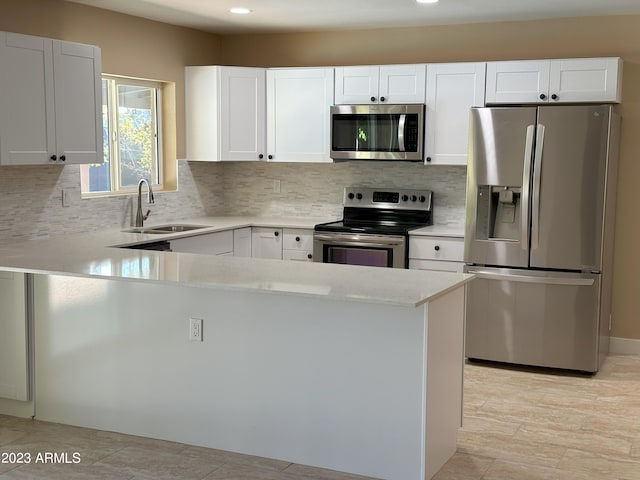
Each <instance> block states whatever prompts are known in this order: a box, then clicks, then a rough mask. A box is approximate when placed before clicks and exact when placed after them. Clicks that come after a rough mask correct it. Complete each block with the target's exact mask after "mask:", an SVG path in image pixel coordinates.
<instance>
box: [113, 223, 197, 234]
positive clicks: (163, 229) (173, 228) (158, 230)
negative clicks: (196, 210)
mask: <svg viewBox="0 0 640 480" xmlns="http://www.w3.org/2000/svg"><path fill="white" fill-rule="evenodd" d="M209 227H210V225H184V224H171V225H155V226H153V227H136V228H130V229H129V230H123V232H127V233H150V234H162V233H179V232H188V231H191V230H198V229H201V228H209Z"/></svg>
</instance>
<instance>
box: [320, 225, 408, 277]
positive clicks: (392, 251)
mask: <svg viewBox="0 0 640 480" xmlns="http://www.w3.org/2000/svg"><path fill="white" fill-rule="evenodd" d="M406 245H407V240H406V237H405V236H403V235H376V234H370V233H338V232H314V235H313V258H314V261H316V262H323V263H342V264H346V265H366V266H371V267H392V268H407V248H406Z"/></svg>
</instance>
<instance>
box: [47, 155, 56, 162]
mask: <svg viewBox="0 0 640 480" xmlns="http://www.w3.org/2000/svg"><path fill="white" fill-rule="evenodd" d="M49 158H50V159H51V160H53V161H54V162H55V161H56V160H57V159H58V157H57V156H55V155H51V156H50V157H49Z"/></svg>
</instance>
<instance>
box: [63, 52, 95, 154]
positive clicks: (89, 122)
mask: <svg viewBox="0 0 640 480" xmlns="http://www.w3.org/2000/svg"><path fill="white" fill-rule="evenodd" d="M53 65H54V87H55V88H54V91H55V103H56V106H55V112H56V154H57V156H58V160H59V161H64V162H65V163H74V164H75V163H102V161H103V154H104V152H103V139H102V83H101V75H102V72H101V69H102V67H101V55H100V49H99V48H98V47H94V46H92V45H81V44H79V43H71V42H63V41H58V40H54V41H53Z"/></svg>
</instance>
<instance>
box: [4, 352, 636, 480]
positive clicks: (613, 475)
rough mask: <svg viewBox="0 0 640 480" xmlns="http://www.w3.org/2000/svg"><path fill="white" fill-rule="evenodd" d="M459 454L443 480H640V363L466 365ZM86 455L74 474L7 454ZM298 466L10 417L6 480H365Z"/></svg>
mask: <svg viewBox="0 0 640 480" xmlns="http://www.w3.org/2000/svg"><path fill="white" fill-rule="evenodd" d="M464 417H465V418H464V423H465V425H464V428H463V429H462V430H461V431H460V433H459V436H458V451H457V453H456V454H455V455H454V456H453V457H452V458H451V460H450V461H449V462H448V463H447V464H446V465H445V466H444V467H443V468H442V470H441V471H440V472H438V474H436V476H435V477H434V480H638V479H640V356H611V357H609V358H608V359H607V361H606V363H605V365H604V366H603V368H602V370H601V371H600V372H599V373H598V375H596V376H595V377H593V378H592V377H586V376H579V375H568V374H562V373H550V372H548V371H540V370H533V369H515V368H496V367H494V366H487V365H475V364H472V365H466V366H465V416H464ZM52 451H56V452H68V453H69V458H68V461H70V462H73V460H74V458H73V457H72V453H73V452H78V453H79V454H80V456H81V462H80V463H78V464H73V463H69V464H66V465H52V464H43V463H37V464H36V463H35V462H33V461H32V463H31V464H29V465H17V464H15V463H6V460H8V458H6V457H4V460H5V462H4V463H3V453H16V452H29V453H31V454H32V455H37V454H38V453H41V454H44V453H46V452H52ZM364 478H365V477H359V476H355V475H348V474H343V473H339V472H333V471H328V470H322V469H317V468H312V467H305V466H303V465H296V464H291V463H288V462H283V461H278V460H270V459H265V458H259V457H250V456H246V455H239V454H234V453H229V452H222V451H218V450H211V449H206V448H199V447H192V446H188V445H183V444H178V443H172V442H165V441H158V440H151V439H146V438H140V437H133V436H128V435H121V434H117V433H111V432H103V431H98V430H91V429H83V428H76V427H70V426H65V425H57V424H51V423H46V422H37V421H36V422H33V421H30V420H24V419H18V418H13V417H7V416H1V415H0V480H8V479H24V480H32V479H47V480H48V479H52V480H56V479H65V480H66V479H69V480H76V479H78V480H93V479H105V480H116V479H117V480H125V479H127V480H151V479H154V480H156V479H157V480H164V479H166V480H186V479H194V480H195V479H204V480H296V479H297V480H358V479H359V480H364Z"/></svg>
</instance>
